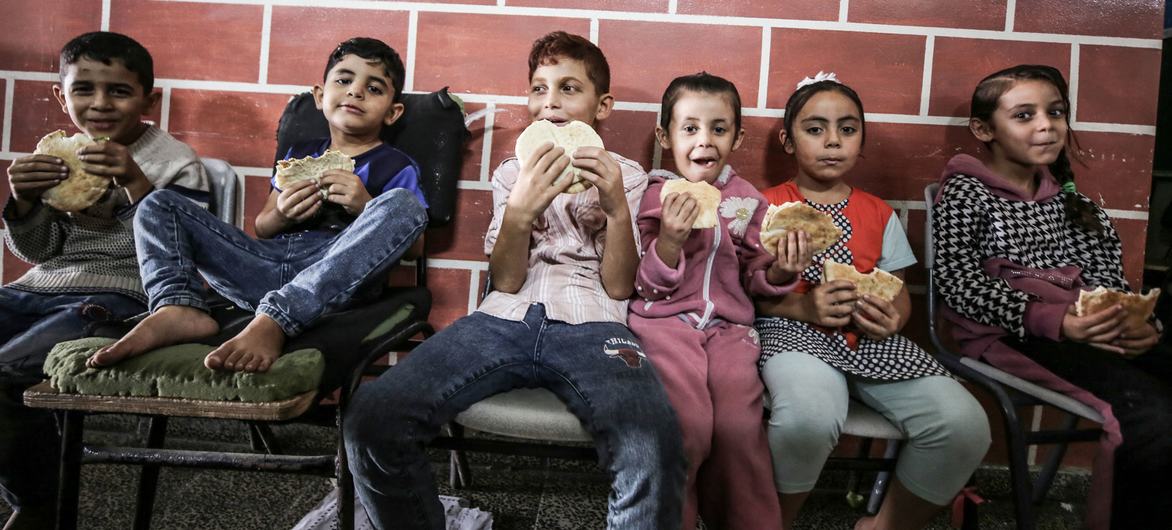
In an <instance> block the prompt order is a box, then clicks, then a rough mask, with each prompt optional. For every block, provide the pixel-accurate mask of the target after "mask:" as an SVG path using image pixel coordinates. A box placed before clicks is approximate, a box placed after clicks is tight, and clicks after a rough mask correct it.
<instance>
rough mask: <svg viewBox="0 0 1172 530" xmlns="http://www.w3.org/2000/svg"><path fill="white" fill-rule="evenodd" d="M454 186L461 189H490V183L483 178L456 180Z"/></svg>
mask: <svg viewBox="0 0 1172 530" xmlns="http://www.w3.org/2000/svg"><path fill="white" fill-rule="evenodd" d="M456 188H457V189H461V190H482V191H492V183H491V182H487V181H483V180H460V181H457V182H456Z"/></svg>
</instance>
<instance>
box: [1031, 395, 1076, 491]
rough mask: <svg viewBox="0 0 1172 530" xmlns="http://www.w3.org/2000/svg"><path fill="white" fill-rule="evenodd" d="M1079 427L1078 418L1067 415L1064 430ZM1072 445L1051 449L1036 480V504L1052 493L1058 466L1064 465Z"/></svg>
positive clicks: (1057, 445) (1057, 446) (1063, 444)
mask: <svg viewBox="0 0 1172 530" xmlns="http://www.w3.org/2000/svg"><path fill="white" fill-rule="evenodd" d="M1076 427H1078V416H1075V415H1074V414H1069V413H1067V415H1066V420H1065V422H1064V425H1063V429H1065V430H1068V431H1071V430H1074V429H1075V428H1076ZM1069 445H1070V444H1066V443H1060V444H1055V445H1054V446H1053V447H1051V448H1050V454H1049V455H1048V456H1047V457H1046V463H1045V465H1043V466H1042V470H1041V472H1039V473H1038V478H1037V479H1035V480H1034V495H1033V499H1031V500H1032V501H1033V503H1034V504H1041V503H1042V501H1043V500H1045V499H1046V493H1048V492H1049V491H1050V486H1051V485H1052V484H1054V476H1055V475H1057V474H1058V466H1060V465H1062V458H1063V457H1064V456H1066V448H1067V447H1068V446H1069Z"/></svg>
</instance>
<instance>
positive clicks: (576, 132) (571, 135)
mask: <svg viewBox="0 0 1172 530" xmlns="http://www.w3.org/2000/svg"><path fill="white" fill-rule="evenodd" d="M546 142H552V143H553V145H554V147H561V148H562V149H565V151H566V156H568V157H570V165H568V166H566V169H565V170H564V171H562V174H561V175H558V178H557V180H556V181H555V183H557V184H560V183H561V182H563V180H562V179H566V178H572V179H574V182H573V184H570V187H569V188H567V189H566V191H565V192H566V193H581V192H583V191H586V190H587V189H589V188H590V186H592V184H590V181H589V180H586V179H584V178H582V170H580V169H578V168H576V167H574V165H573V164H574V151H575V150H577V149H578V148H579V147H597V148H600V149H602V148H603V145H602V137H600V136H598V133H597V132H595V131H594V128H593V127H591V126H589V125H586V124H585V123H582V122H580V121H572V122H570V123H567V124H565V125H564V126H561V127H558V126H557V125H554V124H553V123H552V122H550V121H548V120H538V121H535V122H533V123H530V124H529V126H528V127H526V128H525V130H524V131H521V135H520V136H518V137H517V145H516V147H515V151H516V153H517V160H519V161H520V162H521V163H522V164H524V163H525V161H526V160H528V159H529V157H531V156H533V154H534V152H535V151H537V148H539V147H541V146H542V145H544V144H545V143H546Z"/></svg>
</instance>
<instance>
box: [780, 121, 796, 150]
mask: <svg viewBox="0 0 1172 530" xmlns="http://www.w3.org/2000/svg"><path fill="white" fill-rule="evenodd" d="M777 139H778V140H781V148H782V149H784V150H785V152H786V153H787V154H791V155H792V154H794V142H793V140H792V139H791V138H790V137H789V133H787V132H785V128H784V127H783V128H782V129H781V130H780V131H778V132H777Z"/></svg>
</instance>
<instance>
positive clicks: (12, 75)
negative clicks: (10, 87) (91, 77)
mask: <svg viewBox="0 0 1172 530" xmlns="http://www.w3.org/2000/svg"><path fill="white" fill-rule="evenodd" d="M59 76H60V74H58V73H55V72H24V71H20V70H0V77H3V78H5V79H8V80H9V81H53V82H57V81H58V80H59ZM157 81H158V80H156V82H157Z"/></svg>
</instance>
